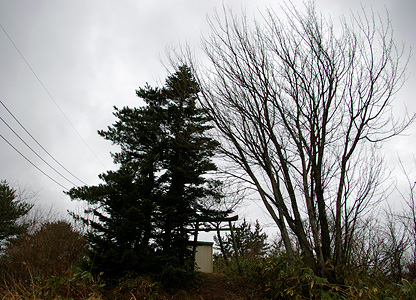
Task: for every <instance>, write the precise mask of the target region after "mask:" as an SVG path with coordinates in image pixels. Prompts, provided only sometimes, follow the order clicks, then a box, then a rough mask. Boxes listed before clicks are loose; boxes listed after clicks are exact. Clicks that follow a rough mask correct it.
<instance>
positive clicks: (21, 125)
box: [0, 100, 87, 185]
mask: <svg viewBox="0 0 416 300" xmlns="http://www.w3.org/2000/svg"><path fill="white" fill-rule="evenodd" d="M0 103H1V105H3V107H4V108H5V109H6V110H7V112H8V113H9V114H10V115H11V116H12V117H13V119H14V120H15V121H16V122H17V123H18V124H19V125H20V127H22V128H23V130H24V131H26V133H27V134H28V135H29V136H30V137H31V138H32V139H33V140H34V141H35V142H36V144H38V146H39V147H41V148H42V150H43V151H45V152H46V153H47V154H48V155H49V156H50V157H51V158H52V159H53V160H54V161H55V162H56V163H57V164H58V165H59V166H61V167H62V168H63V169H64V170H65V171H67V172H68V173H69V174H71V175H72V176H73V177H74V178H76V179H77V180H79V181H80V182H82V183H83V184H84V185H87V184H86V183H85V182H84V181H82V180H81V179H79V178H78V177H77V176H75V175H74V174H73V173H72V172H70V171H69V170H68V169H67V168H65V167H64V166H63V165H62V164H61V163H60V162H59V161H57V160H56V159H55V157H53V156H52V155H51V154H50V153H49V152H48V151H47V150H46V149H45V148H44V147H43V146H42V145H41V144H40V143H39V142H38V141H37V140H36V139H35V138H34V137H33V135H31V134H30V132H29V131H28V130H27V129H26V128H25V127H24V126H23V124H22V123H20V122H19V120H18V119H17V118H16V117H15V116H14V115H13V113H12V112H11V111H10V110H9V109H8V108H7V106H6V105H5V104H4V103H3V101H1V100H0Z"/></svg>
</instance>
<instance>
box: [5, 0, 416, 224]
mask: <svg viewBox="0 0 416 300" xmlns="http://www.w3.org/2000/svg"><path fill="white" fill-rule="evenodd" d="M222 2H223V1H221V0H210V1H206V0H147V1H144V0H135V1H134V0H122V1H120V0H118V1H107V0H88V1H86V0H60V1H58V0H38V1H29V0H26V1H23V0H0V24H1V25H2V26H3V28H4V29H5V30H6V31H7V33H8V35H9V36H10V38H11V39H12V40H13V42H14V43H15V45H16V46H17V48H18V49H19V51H20V53H21V54H22V55H23V56H24V58H25V59H26V61H27V63H28V64H29V65H30V67H31V68H32V70H33V72H32V70H31V69H30V68H29V67H28V65H27V64H26V62H25V60H24V59H23V58H22V56H21V54H19V52H18V51H17V50H16V48H15V46H14V45H13V44H12V43H11V41H10V40H9V38H8V37H7V35H6V34H5V32H3V30H1V28H0V100H1V101H2V102H3V103H4V104H5V105H6V106H7V108H8V109H9V110H10V111H11V112H12V113H13V114H14V116H15V117H16V118H17V119H18V120H19V121H20V122H21V123H22V124H23V125H24V126H25V128H26V129H27V130H28V131H29V132H30V133H31V134H32V135H33V136H34V137H35V138H36V139H37V141H38V142H39V143H40V144H41V145H42V146H43V147H44V148H45V149H46V150H48V151H49V153H50V154H52V155H53V156H54V158H55V159H56V160H58V161H59V162H60V163H61V164H62V165H63V166H64V167H65V168H67V169H68V170H69V171H70V172H72V173H73V174H74V175H76V176H77V177H78V178H80V179H81V180H83V181H84V182H86V183H87V184H89V185H92V184H97V183H98V182H99V180H98V177H97V175H98V174H100V173H102V172H104V171H106V170H108V169H111V168H113V164H112V160H111V157H110V155H109V152H110V151H112V150H113V151H114V150H116V149H114V148H111V145H110V143H109V142H107V141H105V140H104V139H102V138H101V137H100V136H98V134H97V130H98V129H105V128H106V127H107V126H108V125H110V124H112V123H113V121H114V118H113V116H112V112H113V106H114V105H116V106H118V107H122V106H124V105H130V106H133V105H140V104H141V103H140V101H139V99H138V98H137V97H136V96H135V89H137V88H139V87H142V86H144V84H145V83H146V82H149V83H150V84H151V85H158V84H162V83H163V82H164V78H165V77H166V70H165V68H164V67H163V65H162V63H161V59H162V60H163V58H164V55H165V54H164V53H165V49H166V47H167V46H169V45H177V44H179V43H184V42H188V43H189V44H191V45H193V46H195V47H198V46H199V39H200V35H201V33H202V34H203V33H204V32H206V30H207V22H206V16H207V14H211V13H212V12H213V10H214V8H215V7H217V8H219V9H221V6H222ZM295 2H296V3H297V2H299V3H300V4H299V5H301V1H296V0H295ZM224 3H225V4H226V5H231V6H233V7H234V8H235V9H236V11H238V10H240V9H241V8H243V9H245V10H246V12H247V14H248V15H251V14H253V13H255V12H257V11H258V10H262V9H264V8H265V6H266V5H270V6H271V7H275V8H278V5H279V1H253V0H233V1H227V0H224ZM370 3H371V5H373V9H374V10H376V11H381V12H383V13H384V7H385V8H387V9H388V10H389V11H390V17H391V19H392V22H393V26H394V28H395V33H396V39H397V41H403V42H405V43H406V44H407V46H409V47H415V46H416V34H415V33H414V30H415V28H416V1H414V0H374V1H370V0H363V1H362V4H363V5H364V6H366V7H368V6H369V5H370ZM316 4H317V7H318V10H321V11H322V12H323V13H324V14H330V16H331V17H332V18H333V20H334V21H335V22H336V21H337V19H338V16H340V14H342V13H344V14H348V13H349V11H350V10H353V11H354V10H357V9H359V8H360V1H358V0H349V1H344V0H317V1H316ZM36 76H37V77H36ZM38 79H39V80H40V81H41V82H42V84H43V85H44V86H42V84H41V83H40V82H39V80H38ZM45 88H46V89H45ZM48 93H49V94H50V95H51V96H52V97H51V96H50V95H49V94H48ZM414 95H416V61H415V58H413V59H412V60H411V62H410V64H409V79H408V82H407V84H406V86H405V87H404V88H403V89H402V91H401V92H400V93H399V94H398V95H397V105H398V106H400V107H402V105H403V104H404V103H405V104H406V105H407V106H408V109H409V111H411V112H414V111H416V105H415V104H416V103H415V99H414V98H415V96H414ZM55 102H56V103H57V105H58V106H59V107H58V106H57V105H56V104H55ZM62 111H63V112H64V114H65V115H64V114H63V113H62ZM0 117H2V118H3V119H4V120H5V121H6V122H7V123H8V124H9V125H10V126H11V127H13V129H14V130H15V131H16V132H17V133H18V134H19V135H20V136H21V137H22V138H23V139H24V140H25V141H26V142H27V143H28V144H30V145H31V147H33V149H35V150H36V151H37V152H38V153H39V154H40V155H41V156H42V157H43V158H44V159H45V160H46V161H48V162H49V163H50V164H51V165H52V166H53V167H54V168H56V170H58V171H59V172H60V173H61V174H62V175H64V176H65V177H67V178H68V179H70V180H71V181H72V182H73V183H76V184H80V185H81V184H82V183H81V182H79V181H78V180H77V179H76V178H74V177H72V175H70V174H68V173H67V172H66V171H65V170H63V169H62V168H61V167H60V166H59V165H57V164H56V163H55V162H54V161H53V160H52V159H50V158H49V157H48V156H47V155H46V154H45V153H44V152H43V150H41V149H40V148H39V147H38V146H37V145H36V143H35V142H33V140H31V138H30V137H29V136H28V135H27V134H26V133H25V132H24V131H23V130H22V129H21V128H20V126H19V125H18V124H17V123H16V122H15V121H14V119H13V118H12V117H11V115H10V114H9V113H8V112H7V111H6V110H5V109H4V107H3V106H1V105H0ZM66 118H68V119H69V120H70V122H71V123H72V125H73V126H74V127H75V128H76V130H74V128H73V127H72V125H71V124H70V123H69V122H68V120H67V119H66ZM414 127H415V126H412V128H410V129H409V130H408V131H407V134H408V136H404V137H399V138H397V139H395V140H394V141H393V142H391V143H389V144H387V145H386V146H385V149H386V158H387V162H388V163H389V166H390V167H391V168H393V167H394V166H395V165H396V164H397V156H398V155H400V157H402V159H403V160H404V161H408V160H409V159H410V158H411V155H412V154H413V153H414V150H413V149H414V146H415V138H416V135H415V130H414ZM77 132H78V133H79V134H80V135H81V136H82V138H83V139H84V140H85V141H86V142H87V144H88V145H89V147H91V149H92V150H93V152H94V154H93V153H92V152H91V151H90V150H89V148H88V147H87V146H86V145H85V143H84V142H83V140H82V139H81V138H80V137H79V135H78V133H77ZM0 134H1V135H2V136H3V137H4V138H6V139H7V140H8V141H9V142H10V143H11V144H13V145H14V146H15V147H16V148H17V149H18V150H19V151H21V153H22V154H23V155H25V156H26V157H27V158H28V159H29V160H30V161H32V162H33V163H34V164H36V165H37V166H38V167H39V168H41V169H42V170H43V171H44V172H46V173H47V174H48V175H49V176H50V177H52V178H53V179H55V180H56V181H58V182H59V183H60V184H61V185H63V186H65V187H67V188H71V187H72V186H73V185H72V184H71V183H69V182H68V181H66V180H65V179H63V178H62V177H61V176H60V175H58V174H57V173H55V171H53V170H52V169H50V168H49V167H48V166H47V165H46V164H45V163H44V162H42V160H41V159H39V158H38V157H37V156H36V155H35V154H33V153H32V152H31V151H30V150H29V149H28V148H27V147H26V146H25V145H24V144H23V143H22V142H21V141H20V140H19V139H18V138H17V137H16V136H15V135H14V134H13V133H12V132H11V131H10V130H9V128H8V127H7V126H6V125H5V124H4V123H3V122H1V120H0ZM0 179H5V180H7V181H8V182H10V183H11V184H12V185H15V186H16V185H20V186H23V187H24V186H27V187H28V188H30V189H31V190H33V191H35V192H37V193H38V198H39V200H38V202H39V203H41V204H43V205H46V206H51V205H52V206H53V207H54V208H55V209H56V210H58V211H65V210H66V209H67V208H69V209H73V208H74V207H75V203H71V201H70V200H69V198H68V197H67V196H66V195H64V194H63V192H62V190H63V188H62V187H61V186H59V185H57V184H56V183H54V182H53V181H51V180H50V179H49V178H47V177H46V176H45V175H43V174H42V173H41V172H40V171H38V170H37V169H36V168H35V167H33V166H32V165H31V164H30V163H29V162H27V161H26V160H25V159H24V158H22V157H21V156H20V154H18V153H17V152H16V151H15V150H14V149H13V148H12V147H11V146H10V145H8V144H7V143H6V142H5V141H4V140H3V139H1V138H0ZM254 208H255V209H252V208H248V207H246V208H243V209H242V212H241V214H242V215H243V216H245V217H247V218H249V219H255V218H260V219H261V218H264V215H263V213H262V212H261V209H260V207H258V206H256V204H254Z"/></svg>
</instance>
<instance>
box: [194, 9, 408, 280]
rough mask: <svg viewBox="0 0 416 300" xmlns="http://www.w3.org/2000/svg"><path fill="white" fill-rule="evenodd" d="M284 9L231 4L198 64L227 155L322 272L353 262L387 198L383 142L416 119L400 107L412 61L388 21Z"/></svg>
mask: <svg viewBox="0 0 416 300" xmlns="http://www.w3.org/2000/svg"><path fill="white" fill-rule="evenodd" d="M282 11H283V13H284V17H283V18H281V17H279V15H278V14H277V13H276V12H274V11H273V10H271V9H269V10H267V12H266V13H265V14H264V15H263V17H262V19H261V20H254V21H253V22H251V21H250V20H249V19H248V18H247V17H246V16H245V15H243V16H242V17H237V16H236V15H235V14H233V12H232V11H231V10H229V9H224V10H223V14H222V15H221V16H220V15H219V14H215V15H214V16H213V18H211V19H210V20H209V22H210V25H211V30H212V31H211V35H210V36H208V37H206V38H205V39H204V40H203V49H204V52H205V54H206V56H207V58H208V63H205V62H204V64H203V65H202V64H198V63H197V61H196V60H195V59H193V58H192V55H189V56H188V63H189V64H191V65H192V67H193V69H194V72H195V74H196V76H197V78H198V81H199V84H200V86H201V91H202V92H201V98H200V101H201V103H202V105H203V106H204V107H205V108H206V109H207V111H208V113H209V114H210V115H211V117H212V119H213V121H214V122H215V125H216V128H217V130H218V131H219V132H220V133H221V135H222V139H223V140H222V142H223V143H222V151H223V153H224V154H225V155H226V156H227V157H228V158H229V159H231V161H232V162H233V163H234V164H236V165H237V166H238V167H239V168H240V169H241V170H242V172H240V173H239V172H237V171H235V172H233V175H234V176H236V177H239V178H240V179H241V180H243V181H245V182H246V183H248V184H250V185H252V186H254V187H255V189H256V190H257V192H258V194H259V195H260V198H261V199H262V201H263V203H264V205H265V207H266V209H267V210H268V212H269V213H270V215H271V216H272V218H273V219H274V221H275V222H276V224H277V226H278V228H279V229H280V233H281V236H282V239H283V242H284V245H285V248H286V252H287V255H288V256H289V257H290V258H292V259H294V258H295V255H296V253H295V251H294V243H296V244H298V245H299V247H300V249H301V257H302V259H304V261H305V262H306V263H307V264H308V265H309V266H311V267H312V268H313V269H314V270H316V271H318V272H321V273H324V270H325V263H326V262H328V261H331V262H332V263H333V265H335V266H337V265H339V264H345V263H346V262H347V261H348V256H349V253H350V250H351V247H352V246H351V245H352V240H351V237H352V236H353V233H354V230H355V227H356V221H357V220H358V218H359V216H360V215H361V214H362V213H363V212H365V210H366V209H367V208H368V206H369V205H370V204H371V199H375V198H377V197H376V196H377V194H376V193H377V191H378V190H377V188H378V186H379V184H380V182H381V180H382V178H383V177H382V174H383V168H382V159H381V158H380V156H379V155H378V154H377V146H378V144H379V143H380V142H382V141H385V140H387V139H389V138H391V137H394V136H396V135H398V134H400V133H401V132H402V131H403V130H404V129H405V128H406V127H407V126H408V125H409V124H410V123H411V122H412V121H413V119H414V117H407V118H404V119H402V120H396V119H395V118H393V115H392V101H393V96H394V95H395V93H396V92H397V91H398V90H399V89H400V87H401V86H402V84H403V83H404V80H405V70H406V66H407V62H408V58H409V57H408V56H407V55H406V51H405V48H404V47H403V46H402V47H397V46H396V44H395V42H394V40H393V32H392V28H391V23H390V20H389V19H388V18H387V19H386V20H382V18H381V17H379V16H378V15H375V14H374V13H370V14H367V13H366V12H365V11H363V12H362V13H360V14H356V15H352V17H351V19H350V20H349V21H347V20H346V19H345V18H343V19H341V22H340V27H339V28H337V29H335V27H334V25H333V24H332V22H331V21H330V20H328V19H326V18H324V17H323V16H322V15H319V14H318V13H317V12H316V10H315V7H314V5H313V4H308V5H306V6H305V11H301V10H298V9H296V8H295V6H294V5H293V4H291V3H287V4H286V5H285V6H283V7H282ZM291 233H293V234H294V235H295V236H296V241H293V240H291V238H289V234H291Z"/></svg>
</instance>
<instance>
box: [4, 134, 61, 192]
mask: <svg viewBox="0 0 416 300" xmlns="http://www.w3.org/2000/svg"><path fill="white" fill-rule="evenodd" d="M0 137H1V138H2V139H3V140H4V141H5V142H6V143H7V144H9V146H10V147H12V148H13V149H14V150H15V151H16V152H17V153H19V154H20V155H21V156H22V157H23V158H24V159H26V160H27V161H28V162H29V163H30V164H31V165H32V166H34V167H35V168H36V169H38V170H39V171H40V172H41V173H42V174H43V175H45V176H46V177H48V178H49V179H50V180H52V181H53V182H55V183H56V184H57V185H59V186H60V187H62V188H63V189H64V190H66V191H67V190H68V188H66V187H65V186H63V185H62V184H60V183H59V182H58V181H56V180H55V179H53V178H52V177H51V176H49V175H48V174H46V173H45V172H44V171H42V170H41V169H40V168H39V167H38V166H37V165H35V164H34V163H33V162H31V161H30V160H29V159H28V158H27V157H26V156H24V155H23V154H22V152H20V151H19V150H17V148H16V147H14V146H13V145H12V144H11V143H10V142H9V141H8V140H7V139H6V138H5V137H4V136H3V135H1V134H0Z"/></svg>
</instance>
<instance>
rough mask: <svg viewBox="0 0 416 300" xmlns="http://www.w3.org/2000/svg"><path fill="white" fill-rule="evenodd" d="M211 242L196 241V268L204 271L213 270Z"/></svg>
mask: <svg viewBox="0 0 416 300" xmlns="http://www.w3.org/2000/svg"><path fill="white" fill-rule="evenodd" d="M213 244H214V243H212V242H198V243H197V246H196V252H195V265H196V270H197V271H200V272H204V273H212V272H213V268H214V266H213V257H212V253H213V250H212V246H213Z"/></svg>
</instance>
